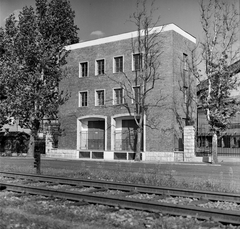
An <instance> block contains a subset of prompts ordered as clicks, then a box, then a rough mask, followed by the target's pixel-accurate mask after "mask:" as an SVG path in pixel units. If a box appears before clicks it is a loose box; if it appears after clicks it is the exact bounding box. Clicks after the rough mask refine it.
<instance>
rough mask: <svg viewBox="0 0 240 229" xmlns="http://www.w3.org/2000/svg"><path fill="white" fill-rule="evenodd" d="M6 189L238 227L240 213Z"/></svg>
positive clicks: (33, 189) (17, 187) (35, 189)
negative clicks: (209, 220)
mask: <svg viewBox="0 0 240 229" xmlns="http://www.w3.org/2000/svg"><path fill="white" fill-rule="evenodd" d="M0 185H2V186H6V187H7V191H14V192H23V193H28V194H37V195H44V196H50V197H55V198H63V199H68V200H72V201H80V203H84V202H85V201H86V202H88V203H93V204H103V205H108V206H120V207H122V208H129V209H135V210H142V211H151V212H159V213H160V212H161V213H166V214H171V215H182V216H189V215H190V216H192V217H196V218H198V219H205V220H206V219H209V218H211V219H212V220H215V221H218V222H222V223H228V224H237V225H240V211H225V210H219V209H211V208H200V207H196V206H185V205H174V204H166V203H159V202H157V201H155V202H153V201H149V200H136V199H131V198H126V197H125V198H124V197H122V196H121V197H118V196H103V195H101V194H97V193H96V194H93V193H81V192H74V191H64V190H55V189H50V188H43V187H32V186H26V185H21V184H9V183H2V182H1V183H0Z"/></svg>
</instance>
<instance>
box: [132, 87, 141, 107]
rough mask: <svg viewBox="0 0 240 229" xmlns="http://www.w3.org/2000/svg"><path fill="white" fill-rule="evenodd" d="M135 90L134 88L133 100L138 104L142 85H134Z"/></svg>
mask: <svg viewBox="0 0 240 229" xmlns="http://www.w3.org/2000/svg"><path fill="white" fill-rule="evenodd" d="M133 90H134V95H133V102H135V103H136V104H138V103H139V100H140V87H139V86H136V87H133Z"/></svg>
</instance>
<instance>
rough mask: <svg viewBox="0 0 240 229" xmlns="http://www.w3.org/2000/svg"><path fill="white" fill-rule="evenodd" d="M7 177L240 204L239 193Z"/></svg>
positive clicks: (59, 179)
mask: <svg viewBox="0 0 240 229" xmlns="http://www.w3.org/2000/svg"><path fill="white" fill-rule="evenodd" d="M1 174H2V175H4V176H6V177H13V178H15V177H21V178H25V179H29V180H36V181H42V182H52V183H58V184H64V185H76V186H89V187H90V186H92V187H95V188H107V189H113V190H121V191H126V192H132V191H135V192H139V193H148V194H158V195H169V196H182V197H191V198H198V199H206V200H213V201H230V202H235V203H240V194H237V193H224V192H212V191H202V190H193V189H180V188H172V187H160V186H152V185H139V184H130V183H120V182H110V181H100V180H90V179H73V178H67V177H55V176H46V175H44V176H43V175H35V174H25V173H13V172H1V171H0V175H1Z"/></svg>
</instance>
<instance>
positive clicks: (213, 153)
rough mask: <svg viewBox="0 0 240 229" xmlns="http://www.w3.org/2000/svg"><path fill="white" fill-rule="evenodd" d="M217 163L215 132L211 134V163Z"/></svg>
mask: <svg viewBox="0 0 240 229" xmlns="http://www.w3.org/2000/svg"><path fill="white" fill-rule="evenodd" d="M216 163H218V157H217V134H216V133H214V134H213V136H212V164H216Z"/></svg>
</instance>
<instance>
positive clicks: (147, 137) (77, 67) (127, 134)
mask: <svg viewBox="0 0 240 229" xmlns="http://www.w3.org/2000/svg"><path fill="white" fill-rule="evenodd" d="M156 28H158V27H156ZM160 28H162V27H159V29H160ZM160 36H161V42H162V44H161V49H162V54H161V55H160V57H159V58H160V59H159V61H160V63H161V65H160V68H159V73H160V76H161V80H159V81H156V83H155V87H154V89H153V90H152V91H151V93H150V94H149V96H148V97H147V101H148V102H150V103H151V102H152V103H156V102H157V100H158V99H159V98H160V97H161V98H164V100H161V106H156V107H155V108H153V109H152V110H151V112H149V114H148V116H146V117H145V118H144V125H143V126H144V131H143V145H142V159H143V160H165V161H173V160H174V158H175V159H176V151H179V150H181V144H182V143H181V141H182V129H181V128H180V126H179V122H178V121H177V119H178V118H179V117H180V119H182V120H183V119H184V118H185V117H184V112H183V111H182V108H181V107H182V105H184V94H183V93H182V90H180V85H181V84H182V76H183V71H186V69H184V60H186V59H187V57H188V55H190V54H189V50H190V48H191V47H194V45H195V43H196V39H195V38H194V37H193V36H191V35H190V34H188V33H187V32H185V31H184V30H182V29H181V28H179V27H178V26H176V25H174V24H168V25H166V26H164V27H163V30H162V31H161V33H160ZM136 37H137V32H130V33H125V34H120V35H116V36H111V37H105V38H101V39H97V40H91V41H87V42H81V43H78V44H73V45H71V46H68V47H67V49H68V50H71V53H70V55H69V57H68V64H67V72H68V74H67V77H66V78H65V79H64V80H63V81H62V83H61V87H62V88H63V89H64V90H67V91H68V92H70V94H71V97H70V98H69V100H68V101H67V102H66V103H65V104H64V105H63V106H61V108H60V119H59V121H60V124H61V129H62V134H61V136H60V137H59V140H58V149H55V150H52V151H51V155H52V156H54V155H58V157H59V156H62V157H68V158H76V159H81V158H91V159H107V160H114V159H129V160H130V159H133V149H134V146H132V144H134V139H133V138H132V136H131V133H132V132H131V131H134V128H135V122H134V118H133V116H132V115H131V114H130V113H129V112H128V110H127V109H126V108H125V107H124V106H121V104H122V103H124V101H125V99H126V98H124V95H125V94H124V90H123V89H122V88H121V87H120V86H119V85H120V84H119V82H121V81H124V80H125V78H124V74H126V75H128V76H129V77H131V76H132V77H134V72H135V70H136V69H134V67H136V63H135V62H136V61H137V58H138V57H139V53H133V50H132V40H133V39H136ZM134 61H135V62H134ZM132 79H133V78H132ZM176 116H178V117H176ZM152 120H154V121H155V123H157V125H155V126H154V128H153V127H152V126H150V125H149V124H150V122H152Z"/></svg>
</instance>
